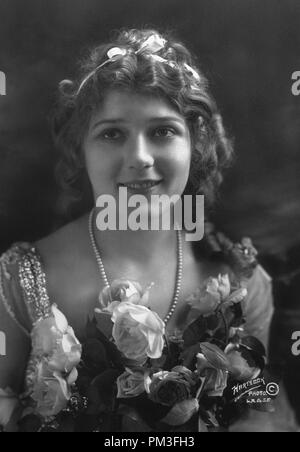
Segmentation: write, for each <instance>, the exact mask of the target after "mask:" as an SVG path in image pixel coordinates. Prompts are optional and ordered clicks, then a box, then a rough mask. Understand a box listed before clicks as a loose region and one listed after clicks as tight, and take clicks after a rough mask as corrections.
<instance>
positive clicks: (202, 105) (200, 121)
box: [53, 29, 233, 208]
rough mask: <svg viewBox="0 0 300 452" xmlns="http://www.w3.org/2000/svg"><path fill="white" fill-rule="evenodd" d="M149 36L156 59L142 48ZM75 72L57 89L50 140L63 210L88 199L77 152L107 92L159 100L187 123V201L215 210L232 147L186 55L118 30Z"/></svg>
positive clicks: (178, 47)
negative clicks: (193, 198)
mask: <svg viewBox="0 0 300 452" xmlns="http://www.w3.org/2000/svg"><path fill="white" fill-rule="evenodd" d="M152 35H154V36H156V37H158V38H159V39H161V40H163V42H164V45H163V47H162V48H161V49H160V50H159V51H158V52H157V53H156V58H152V57H151V52H150V53H149V49H148V48H147V46H143V44H144V43H145V42H146V41H147V39H149V37H151V36H152ZM115 47H117V48H119V49H123V50H124V55H122V57H121V58H117V59H111V60H110V61H109V64H106V63H107V60H108V56H107V53H108V52H109V50H110V49H113V48H115ZM103 63H105V64H104V65H103ZM100 65H101V69H99V70H98V68H99V66H100ZM79 67H80V70H79V76H78V77H77V78H76V79H74V81H71V80H64V81H63V82H61V84H60V91H59V97H58V101H57V105H56V111H55V114H54V116H53V136H54V140H55V143H56V146H57V149H58V151H59V154H60V158H59V163H58V165H57V172H56V174H57V179H58V181H59V183H60V186H61V188H62V189H63V192H62V193H63V195H64V203H63V205H64V208H66V207H70V206H71V205H72V204H73V203H74V202H78V201H80V200H81V199H82V198H83V197H84V196H86V197H90V196H91V189H90V187H89V183H88V182H87V174H86V171H85V165H84V158H83V152H82V149H81V144H82V140H83V137H84V133H85V131H86V130H87V127H88V125H89V121H90V118H91V115H92V114H93V112H94V111H95V110H97V109H98V108H99V106H100V105H101V102H103V99H104V98H105V95H106V94H107V92H108V91H110V90H112V89H119V90H120V89H122V90H128V91H132V92H135V93H140V94H143V95H147V94H148V95H151V96H158V97H159V98H162V99H164V100H165V101H167V102H168V103H169V104H170V105H171V106H172V107H173V108H175V109H176V111H178V112H179V113H180V114H181V115H182V116H183V117H184V118H185V120H186V122H187V125H188V127H189V130H190V134H191V141H192V159H191V166H190V174H189V179H188V183H187V186H186V189H185V193H193V194H203V195H205V200H206V205H210V206H211V205H213V203H214V201H215V199H216V194H217V193H218V187H219V186H220V183H221V181H222V174H223V171H224V169H225V168H226V167H228V166H229V164H230V162H231V159H232V155H233V146H232V141H231V140H230V139H229V138H228V137H227V135H226V132H225V129H224V126H223V121H222V117H221V115H220V113H219V110H218V108H217V105H216V102H215V100H214V98H213V96H212V95H211V93H210V90H209V86H208V80H207V78H206V77H205V75H204V74H203V72H202V71H201V70H200V69H199V67H197V64H196V59H195V58H194V57H193V56H192V54H191V53H190V52H189V50H188V49H187V48H186V47H185V46H184V45H183V44H182V43H181V42H178V41H177V40H174V39H173V38H172V37H171V36H170V35H169V34H168V35H167V34H165V35H162V34H159V33H158V32H157V31H156V30H152V29H143V30H136V29H130V30H121V31H119V32H117V34H116V37H115V38H114V39H113V40H112V41H111V42H109V43H106V44H102V45H100V46H97V47H95V48H94V49H93V50H92V51H90V52H89V53H88V56H87V57H86V58H84V59H83V60H81V61H80V66H79ZM89 190H90V194H89V195H88V196H87V195H86V191H89ZM87 202H88V203H89V202H91V200H90V201H87Z"/></svg>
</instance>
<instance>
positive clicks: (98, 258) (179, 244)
mask: <svg viewBox="0 0 300 452" xmlns="http://www.w3.org/2000/svg"><path fill="white" fill-rule="evenodd" d="M93 214H94V210H92V211H91V213H90V215H89V236H90V241H91V245H92V248H93V251H94V254H95V257H96V261H97V264H98V268H99V273H100V276H101V278H102V280H103V282H104V284H105V286H106V287H110V284H109V281H108V278H107V275H106V271H105V268H104V264H103V261H102V258H101V254H100V250H99V248H98V245H97V243H96V238H95V234H94V229H93ZM182 274H183V247H182V235H181V231H180V230H177V269H176V283H175V288H174V294H173V298H172V302H171V306H170V309H169V311H168V313H167V315H166V316H165V318H164V323H165V324H167V323H168V321H169V320H170V319H171V317H172V315H173V314H174V311H175V309H176V306H177V303H178V300H179V295H180V290H181V284H182Z"/></svg>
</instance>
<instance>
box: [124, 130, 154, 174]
mask: <svg viewBox="0 0 300 452" xmlns="http://www.w3.org/2000/svg"><path fill="white" fill-rule="evenodd" d="M125 158H126V162H125V164H126V166H127V167H128V168H130V169H137V170H140V169H142V168H149V167H151V166H153V164H154V158H153V155H152V152H151V146H150V145H149V143H147V139H146V137H144V136H142V135H139V136H137V137H135V138H134V139H132V140H130V142H129V143H128V150H127V153H126V157H125Z"/></svg>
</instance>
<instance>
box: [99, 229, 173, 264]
mask: <svg viewBox="0 0 300 452" xmlns="http://www.w3.org/2000/svg"><path fill="white" fill-rule="evenodd" d="M94 234H95V239H96V243H97V244H98V247H99V249H100V251H101V255H102V256H103V258H104V259H109V260H115V259H122V258H125V259H128V260H131V261H134V262H136V263H139V262H140V263H141V264H142V263H143V264H147V263H150V262H151V261H153V259H154V258H157V257H159V256H162V254H169V253H172V254H173V253H174V248H175V247H176V234H175V231H172V230H171V231H150V230H149V231H131V230H126V231H110V230H106V231H99V230H97V228H95V229H94Z"/></svg>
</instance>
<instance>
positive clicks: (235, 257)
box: [0, 229, 291, 428]
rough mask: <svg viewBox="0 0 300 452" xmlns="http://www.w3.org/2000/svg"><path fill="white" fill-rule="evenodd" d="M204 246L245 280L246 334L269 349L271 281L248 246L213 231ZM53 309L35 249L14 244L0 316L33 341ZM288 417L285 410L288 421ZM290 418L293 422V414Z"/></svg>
mask: <svg viewBox="0 0 300 452" xmlns="http://www.w3.org/2000/svg"><path fill="white" fill-rule="evenodd" d="M246 240H247V239H246ZM201 246H203V249H202V251H204V252H205V253H206V254H207V255H209V254H210V255H211V256H218V258H220V257H221V258H222V259H224V258H225V259H226V261H227V262H228V263H229V265H230V266H231V268H232V269H233V273H232V274H234V275H235V276H236V275H238V276H239V278H242V280H243V281H244V285H245V287H247V290H248V295H247V298H246V300H245V301H244V302H243V312H244V315H245V317H246V319H247V321H246V325H245V330H246V332H247V333H248V334H250V335H253V336H255V337H257V338H258V339H260V340H261V342H263V343H264V345H267V340H268V331H269V326H270V322H271V319H272V315H273V299H272V284H271V278H270V276H269V275H268V274H267V273H266V272H265V271H264V269H263V268H262V267H261V266H260V265H258V264H257V262H256V259H255V255H253V254H252V252H251V249H250V251H249V247H248V242H247V243H244V244H243V245H240V244H239V245H238V246H234V245H233V243H232V242H230V241H229V240H228V239H227V238H226V237H225V236H223V235H222V234H219V233H216V232H215V231H214V229H212V230H211V231H210V232H209V233H208V234H207V235H206V238H205V241H204V240H203V243H202V245H201ZM250 248H251V247H250ZM1 305H2V306H1ZM51 306H52V302H51V300H50V298H49V295H48V292H47V281H46V275H45V272H44V269H43V263H42V260H41V257H40V255H39V253H38V251H37V249H36V247H35V246H34V244H31V243H27V242H20V243H15V244H14V245H12V246H11V248H10V249H9V250H8V251H7V252H5V253H4V254H3V255H2V256H1V257H0V312H1V308H3V307H4V310H5V311H6V313H7V314H8V315H9V317H10V318H11V319H12V320H13V322H14V323H15V325H16V326H17V327H18V328H19V329H20V331H22V333H23V334H24V335H25V336H26V337H28V338H30V334H31V330H32V328H33V326H34V325H35V324H36V323H37V322H39V320H41V319H46V318H47V317H49V316H51ZM34 366H35V361H34V357H30V358H29V360H28V365H27V371H26V377H25V383H24V392H25V393H26V390H27V389H28V387H29V386H30V375H31V374H32V371H33V367H34ZM280 410H281V411H282V409H281V408H280ZM286 413H287V411H286V410H285V414H284V416H285V421H286V420H287V417H286ZM0 414H1V397H0ZM288 417H289V418H290V419H291V413H289V416H288ZM0 419H1V416H0ZM280 422H281V421H280ZM284 428H285V427H284Z"/></svg>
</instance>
